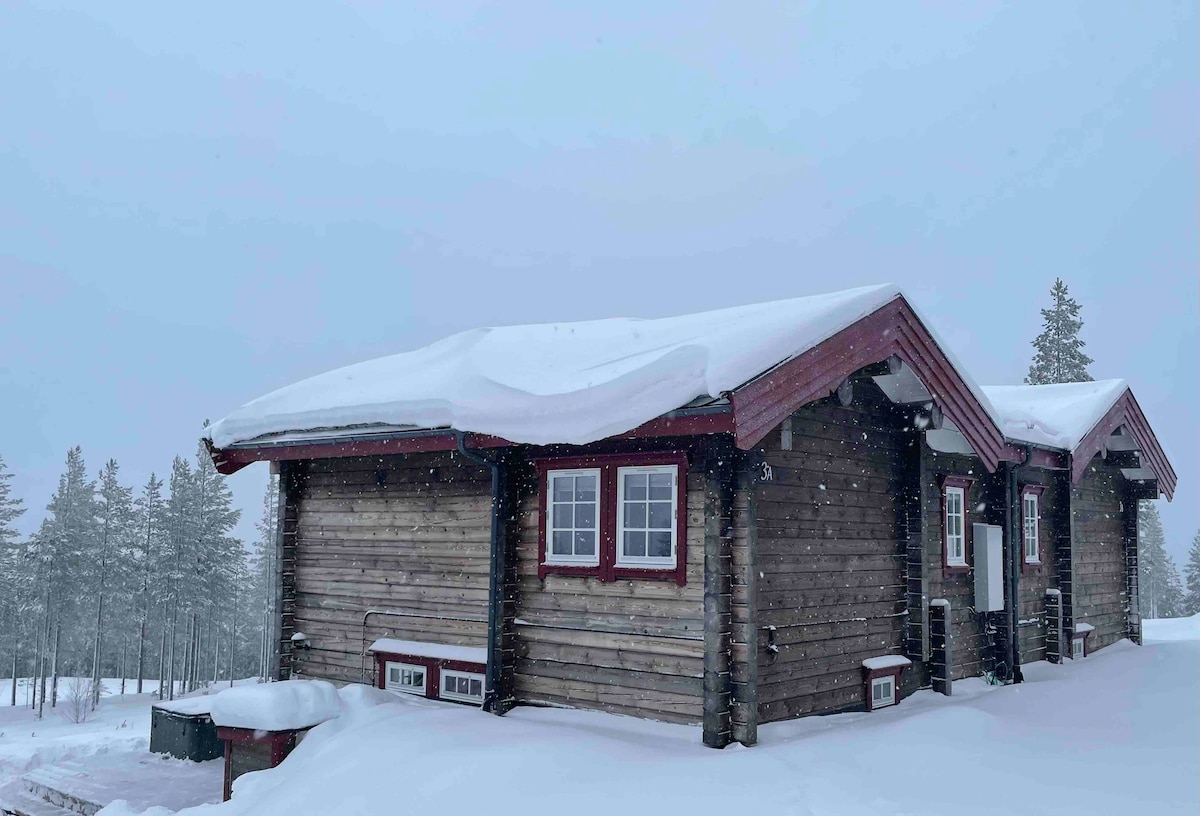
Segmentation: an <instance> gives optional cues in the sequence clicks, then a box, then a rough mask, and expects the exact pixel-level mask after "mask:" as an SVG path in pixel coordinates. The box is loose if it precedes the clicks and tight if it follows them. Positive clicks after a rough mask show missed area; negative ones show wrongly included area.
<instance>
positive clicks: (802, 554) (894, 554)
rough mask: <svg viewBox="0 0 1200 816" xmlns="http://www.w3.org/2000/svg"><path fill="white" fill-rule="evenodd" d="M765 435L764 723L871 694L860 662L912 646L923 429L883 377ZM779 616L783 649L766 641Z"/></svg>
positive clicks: (760, 550)
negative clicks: (849, 398)
mask: <svg viewBox="0 0 1200 816" xmlns="http://www.w3.org/2000/svg"><path fill="white" fill-rule="evenodd" d="M791 427H792V449H791V450H784V449H783V447H782V445H781V433H780V429H776V430H774V431H772V432H771V433H770V434H768V435H767V437H766V438H765V439H764V440H763V442H762V446H763V455H764V459H765V462H766V463H767V464H768V465H769V466H770V467H771V469H772V472H773V479H772V480H771V481H769V482H766V483H763V484H759V485H758V496H757V515H758V542H757V566H758V570H757V572H758V587H757V596H758V598H757V614H758V620H757V624H758V627H759V630H760V642H759V651H758V655H759V657H758V660H759V663H758V677H759V688H758V704H759V716H760V719H761V721H762V722H770V721H773V720H782V719H786V718H790V717H796V716H800V715H804V714H813V713H824V712H831V711H839V710H845V709H849V708H858V707H862V706H864V705H865V702H866V701H865V695H864V692H863V674H862V665H861V664H862V661H863V660H864V659H865V658H868V657H876V656H880V655H885V654H902V653H903V632H904V621H905V606H906V604H905V592H906V586H905V550H906V542H905V540H904V536H902V535H901V530H900V523H899V512H900V511H899V506H898V505H899V502H898V496H899V495H900V494H901V491H902V489H903V481H904V474H905V472H906V470H907V464H908V463H909V460H910V458H911V457H913V456H915V455H916V449H915V447H914V446H915V445H916V444H917V440H918V434H916V433H915V432H913V431H912V430H911V427H910V423H909V422H908V421H907V419H906V417H905V415H904V414H903V413H902V412H901V411H899V410H897V409H895V408H894V407H893V406H892V405H891V404H890V403H889V402H887V400H886V398H885V397H884V396H883V395H882V393H880V392H879V391H878V389H877V388H876V387H875V386H874V384H873V383H870V382H869V381H864V382H860V383H858V385H857V387H856V399H855V401H854V403H853V404H852V405H851V406H850V407H842V406H841V405H840V404H839V403H838V402H837V401H836V400H835V399H825V400H821V401H819V402H815V403H811V404H809V405H807V406H805V407H804V408H802V409H800V410H799V411H797V412H796V413H795V414H794V415H793V416H792V417H791ZM770 626H774V627H775V628H776V631H775V633H774V639H775V642H776V644H777V645H778V647H779V653H778V655H776V656H772V655H770V654H769V653H768V651H767V649H766V645H767V639H768V638H769V634H767V633H766V632H765V631H764V629H765V628H766V627H770Z"/></svg>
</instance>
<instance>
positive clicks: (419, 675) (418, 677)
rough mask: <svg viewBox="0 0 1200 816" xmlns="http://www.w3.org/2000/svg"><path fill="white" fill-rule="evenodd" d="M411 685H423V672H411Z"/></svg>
mask: <svg viewBox="0 0 1200 816" xmlns="http://www.w3.org/2000/svg"><path fill="white" fill-rule="evenodd" d="M413 685H414V686H423V685H425V672H413Z"/></svg>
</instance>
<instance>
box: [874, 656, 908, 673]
mask: <svg viewBox="0 0 1200 816" xmlns="http://www.w3.org/2000/svg"><path fill="white" fill-rule="evenodd" d="M911 665H912V661H911V660H909V659H908V658H907V657H905V656H904V655H881V656H880V657H868V658H867V659H866V660H864V661H863V662H862V666H863V668H864V669H870V670H876V669H894V668H896V667H897V666H911Z"/></svg>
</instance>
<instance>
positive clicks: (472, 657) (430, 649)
mask: <svg viewBox="0 0 1200 816" xmlns="http://www.w3.org/2000/svg"><path fill="white" fill-rule="evenodd" d="M368 651H371V652H382V653H384V654H401V655H414V656H416V657H432V658H434V659H435V660H461V661H462V662H464V663H487V649H485V648H482V647H477V646H447V645H446V644H444V643H425V642H423V641H419V640H397V639H396V638H380V639H379V640H377V641H375V642H374V643H372V644H371V648H370V649H368Z"/></svg>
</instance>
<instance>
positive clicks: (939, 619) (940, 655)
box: [929, 598, 954, 697]
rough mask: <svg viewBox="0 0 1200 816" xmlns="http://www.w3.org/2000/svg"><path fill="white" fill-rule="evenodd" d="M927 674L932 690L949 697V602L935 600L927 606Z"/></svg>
mask: <svg viewBox="0 0 1200 816" xmlns="http://www.w3.org/2000/svg"><path fill="white" fill-rule="evenodd" d="M929 644H930V655H929V673H930V679H931V681H932V685H933V690H934V691H937V692H940V693H942V694H945V695H946V696H947V697H949V696H950V694H951V690H952V686H953V683H954V649H953V637H952V634H951V631H950V602H949V601H947V600H945V599H944V598H937V599H935V600H933V601H932V602H931V603H930V604H929Z"/></svg>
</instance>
